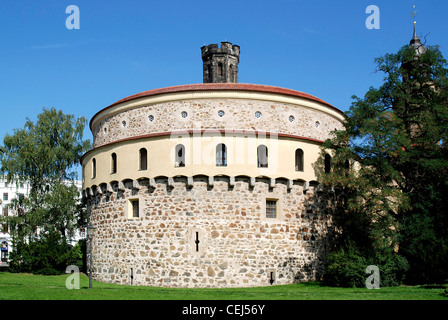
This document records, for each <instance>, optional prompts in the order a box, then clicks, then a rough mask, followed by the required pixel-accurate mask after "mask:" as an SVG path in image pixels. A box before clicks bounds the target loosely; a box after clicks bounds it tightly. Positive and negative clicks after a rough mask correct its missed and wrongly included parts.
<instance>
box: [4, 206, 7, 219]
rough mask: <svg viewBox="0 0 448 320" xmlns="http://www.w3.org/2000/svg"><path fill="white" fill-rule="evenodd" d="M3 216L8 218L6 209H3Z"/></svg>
mask: <svg viewBox="0 0 448 320" xmlns="http://www.w3.org/2000/svg"><path fill="white" fill-rule="evenodd" d="M3 215H4V216H5V217H7V216H8V207H3Z"/></svg>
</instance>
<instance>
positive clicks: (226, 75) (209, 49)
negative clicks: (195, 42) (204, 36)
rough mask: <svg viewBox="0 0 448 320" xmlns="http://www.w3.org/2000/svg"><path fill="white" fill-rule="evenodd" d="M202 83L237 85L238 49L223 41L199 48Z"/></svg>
mask: <svg viewBox="0 0 448 320" xmlns="http://www.w3.org/2000/svg"><path fill="white" fill-rule="evenodd" d="M201 54H202V62H203V74H204V83H237V82H238V63H239V62H240V47H239V46H238V45H236V44H232V43H230V42H227V41H224V42H221V47H219V46H218V44H216V43H213V44H210V45H208V46H203V47H202V48H201Z"/></svg>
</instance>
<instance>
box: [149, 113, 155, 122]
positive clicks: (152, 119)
mask: <svg viewBox="0 0 448 320" xmlns="http://www.w3.org/2000/svg"><path fill="white" fill-rule="evenodd" d="M148 120H149V122H153V121H154V116H153V115H152V114H151V115H150V116H149V117H148Z"/></svg>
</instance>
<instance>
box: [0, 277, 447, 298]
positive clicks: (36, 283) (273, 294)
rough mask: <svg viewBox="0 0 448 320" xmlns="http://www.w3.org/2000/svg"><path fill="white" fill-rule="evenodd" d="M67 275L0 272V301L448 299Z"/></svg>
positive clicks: (401, 290)
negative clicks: (71, 282)
mask: <svg viewBox="0 0 448 320" xmlns="http://www.w3.org/2000/svg"><path fill="white" fill-rule="evenodd" d="M68 277H69V275H60V276H39V275H32V274H15V273H9V272H0V300H98V299H100V300H448V298H447V297H444V296H443V295H442V292H443V291H444V289H443V288H440V287H435V286H433V287H430V286H413V287H409V286H400V287H384V288H380V289H371V290H369V289H366V288H358V289H351V288H333V287H325V286H321V285H320V284H319V283H302V284H292V285H282V286H271V287H256V288H237V289H235V288H233V289H228V288H226V289H184V288H159V287H139V286H125V285H115V284H109V283H102V282H96V281H94V282H93V289H92V290H89V289H88V287H89V279H88V277H87V276H86V275H85V274H81V275H80V289H79V290H76V289H72V290H69V289H67V288H66V285H65V283H66V279H67V278H68Z"/></svg>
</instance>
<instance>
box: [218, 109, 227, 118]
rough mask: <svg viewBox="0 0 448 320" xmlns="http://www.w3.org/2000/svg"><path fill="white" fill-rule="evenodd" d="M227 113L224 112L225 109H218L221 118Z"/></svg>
mask: <svg viewBox="0 0 448 320" xmlns="http://www.w3.org/2000/svg"><path fill="white" fill-rule="evenodd" d="M225 114H226V113H225V112H224V110H219V111H218V116H220V117H221V118H222V117H224V115H225Z"/></svg>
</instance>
